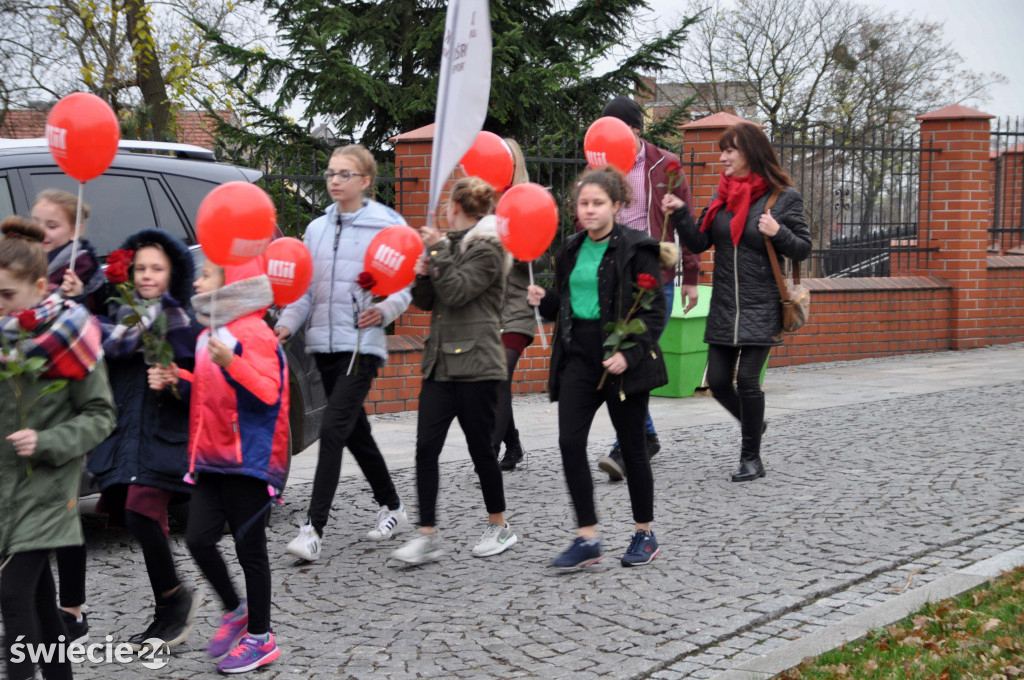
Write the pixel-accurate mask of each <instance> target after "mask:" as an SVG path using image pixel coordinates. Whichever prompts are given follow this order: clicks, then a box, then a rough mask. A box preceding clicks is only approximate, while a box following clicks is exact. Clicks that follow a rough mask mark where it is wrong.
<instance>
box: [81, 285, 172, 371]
mask: <svg viewBox="0 0 1024 680" xmlns="http://www.w3.org/2000/svg"><path fill="white" fill-rule="evenodd" d="M134 295H135V296H136V297H138V293H137V292H136V293H134ZM160 312H164V313H165V314H166V315H167V336H170V335H171V334H172V333H174V332H175V331H179V330H182V329H187V328H188V327H189V326H191V325H192V322H191V320H189V318H188V312H186V311H185V310H184V309H182V308H181V305H180V303H179V302H178V301H177V300H175V299H174V298H173V297H171V295H170V294H168V293H164V294H163V295H162V296H161V297H160V301H159V302H157V303H156V304H154V305H150V306H149V307H147V308H146V314H144V315H143V317H142V321H141V324H142V326H143V327H144V328H146V329H147V330H148V329H149V327H150V326H152V325H153V321H155V320H156V318H157V317H158V316H160ZM130 314H134V311H133V310H132V308H131V307H129V306H128V305H121V306H120V307H118V309H117V314H116V315H115V320H116V323H111V322H109V321H105V320H104V321H101V325H102V327H103V351H104V352H106V353H107V355H108V356H110V357H113V358H121V357H126V356H128V355H130V354H132V353H134V352H135V351H137V350H140V349H142V328H140V327H139V324H132V325H130V326H128V325H125V324H124V323H123V322H124V319H125V318H126V317H128V316H129V315H130Z"/></svg>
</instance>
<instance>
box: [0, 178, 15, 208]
mask: <svg viewBox="0 0 1024 680" xmlns="http://www.w3.org/2000/svg"><path fill="white" fill-rule="evenodd" d="M13 214H14V198H13V197H12V196H11V184H10V182H8V181H7V178H6V177H3V176H0V219H3V218H4V217H8V216H9V215H13Z"/></svg>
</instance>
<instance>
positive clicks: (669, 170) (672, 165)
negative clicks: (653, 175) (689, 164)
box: [665, 161, 683, 175]
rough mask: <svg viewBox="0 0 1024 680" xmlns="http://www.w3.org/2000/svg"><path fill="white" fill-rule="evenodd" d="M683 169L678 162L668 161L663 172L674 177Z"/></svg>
mask: <svg viewBox="0 0 1024 680" xmlns="http://www.w3.org/2000/svg"><path fill="white" fill-rule="evenodd" d="M682 169H683V164H682V163H680V162H679V161H669V162H668V165H666V166H665V172H666V174H668V175H674V174H676V173H677V172H679V171H680V170H682Z"/></svg>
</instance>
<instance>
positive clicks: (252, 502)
mask: <svg viewBox="0 0 1024 680" xmlns="http://www.w3.org/2000/svg"><path fill="white" fill-rule="evenodd" d="M270 500H271V498H270V494H269V493H268V491H267V483H266V482H264V481H262V480H259V479H256V478H255V477H244V476H242V475H222V474H216V473H212V472H203V473H200V474H199V475H198V478H197V479H196V486H195V488H194V489H193V490H192V500H191V501H190V503H189V509H188V529H186V530H185V542H186V543H187V544H188V549H189V551H191V553H192V557H193V558H194V559H195V561H196V564H197V565H199V568H200V569H201V570H202V572H203V574H204V575H205V576H206V578H207V580H209V582H210V585H211V586H213V589H214V590H215V591H216V592H217V596H218V597H219V598H220V600H221V602H222V603H223V604H224V609H225V610H226V611H232V610H234V609H237V608H238V605H239V604H241V602H240V601H239V599H238V593H237V592H236V591H235V586H234V584H232V583H231V577H230V576H229V575H228V567H227V565H226V564H225V563H224V558H223V557H221V554H220V551H219V550H217V543H218V542H219V541H220V539H221V536H222V535H223V533H224V522H227V524H228V527H229V528H230V529H231V533H232V535H234V537H235V554H236V555H237V556H238V563H239V564H240V565H241V566H242V573H243V574H244V575H245V593H246V597H247V598H248V607H249V632H250V633H252V634H253V635H263V634H264V633H267V632H269V631H270V597H271V584H270V560H269V559H268V558H267V531H266V524H265V522H264V516H265V515H266V512H267V510H269V509H270V508H269V503H270Z"/></svg>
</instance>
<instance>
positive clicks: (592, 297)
mask: <svg viewBox="0 0 1024 680" xmlns="http://www.w3.org/2000/svg"><path fill="white" fill-rule="evenodd" d="M609 240H611V239H605V240H604V241H601V242H600V243H594V241H593V240H591V239H590V237H586V238H584V239H583V245H582V246H580V253H579V256H577V258H576V266H575V267H573V268H572V273H571V274H569V299H570V300H571V301H572V316H573V318H575V319H600V318H601V299H600V298H599V297H598V293H597V268H598V267H599V266H600V265H601V258H603V257H604V251H606V250H608V241H609Z"/></svg>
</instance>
